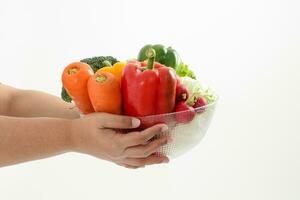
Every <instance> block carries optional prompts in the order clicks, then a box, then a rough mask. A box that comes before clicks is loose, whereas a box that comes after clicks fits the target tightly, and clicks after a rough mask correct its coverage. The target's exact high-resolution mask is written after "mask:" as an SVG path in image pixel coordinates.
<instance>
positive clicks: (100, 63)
mask: <svg viewBox="0 0 300 200" xmlns="http://www.w3.org/2000/svg"><path fill="white" fill-rule="evenodd" d="M107 61H108V62H110V64H111V65H113V64H115V63H116V62H118V60H117V59H116V58H114V57H112V56H98V57H92V58H85V59H83V60H81V61H80V62H84V63H87V64H89V65H90V66H91V68H92V69H93V70H94V72H96V71H97V70H98V69H100V68H102V67H105V66H107V64H106V63H107Z"/></svg>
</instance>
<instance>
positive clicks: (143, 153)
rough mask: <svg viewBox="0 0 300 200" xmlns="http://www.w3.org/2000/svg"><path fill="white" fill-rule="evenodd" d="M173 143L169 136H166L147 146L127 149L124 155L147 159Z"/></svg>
mask: <svg viewBox="0 0 300 200" xmlns="http://www.w3.org/2000/svg"><path fill="white" fill-rule="evenodd" d="M170 141H171V137H170V136H169V135H165V136H163V137H161V138H159V139H155V140H153V141H151V142H150V143H148V144H147V145H138V146H133V147H129V148H127V149H125V151H124V155H126V156H127V157H130V158H145V157H148V156H149V155H151V154H153V153H155V152H157V151H158V149H159V148H160V147H161V146H163V145H166V144H167V143H168V142H170Z"/></svg>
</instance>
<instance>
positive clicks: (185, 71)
mask: <svg viewBox="0 0 300 200" xmlns="http://www.w3.org/2000/svg"><path fill="white" fill-rule="evenodd" d="M176 73H177V74H178V76H180V77H184V76H188V77H190V78H192V79H196V75H195V74H194V72H193V71H192V70H191V69H189V66H188V65H187V64H184V63H180V64H179V65H178V66H177V67H176Z"/></svg>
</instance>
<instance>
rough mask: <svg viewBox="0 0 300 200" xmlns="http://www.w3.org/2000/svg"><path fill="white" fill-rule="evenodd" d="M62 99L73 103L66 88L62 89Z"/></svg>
mask: <svg viewBox="0 0 300 200" xmlns="http://www.w3.org/2000/svg"><path fill="white" fill-rule="evenodd" d="M61 98H62V99H63V100H64V101H65V102H68V103H71V101H72V98H71V97H70V95H69V94H68V92H67V90H66V89H65V88H64V87H62V89H61Z"/></svg>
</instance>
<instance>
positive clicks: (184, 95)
mask: <svg viewBox="0 0 300 200" xmlns="http://www.w3.org/2000/svg"><path fill="white" fill-rule="evenodd" d="M188 98H189V93H188V91H187V89H186V87H185V86H184V85H183V84H181V83H180V82H179V81H177V85H176V102H180V101H186V100H187V99H188Z"/></svg>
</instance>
